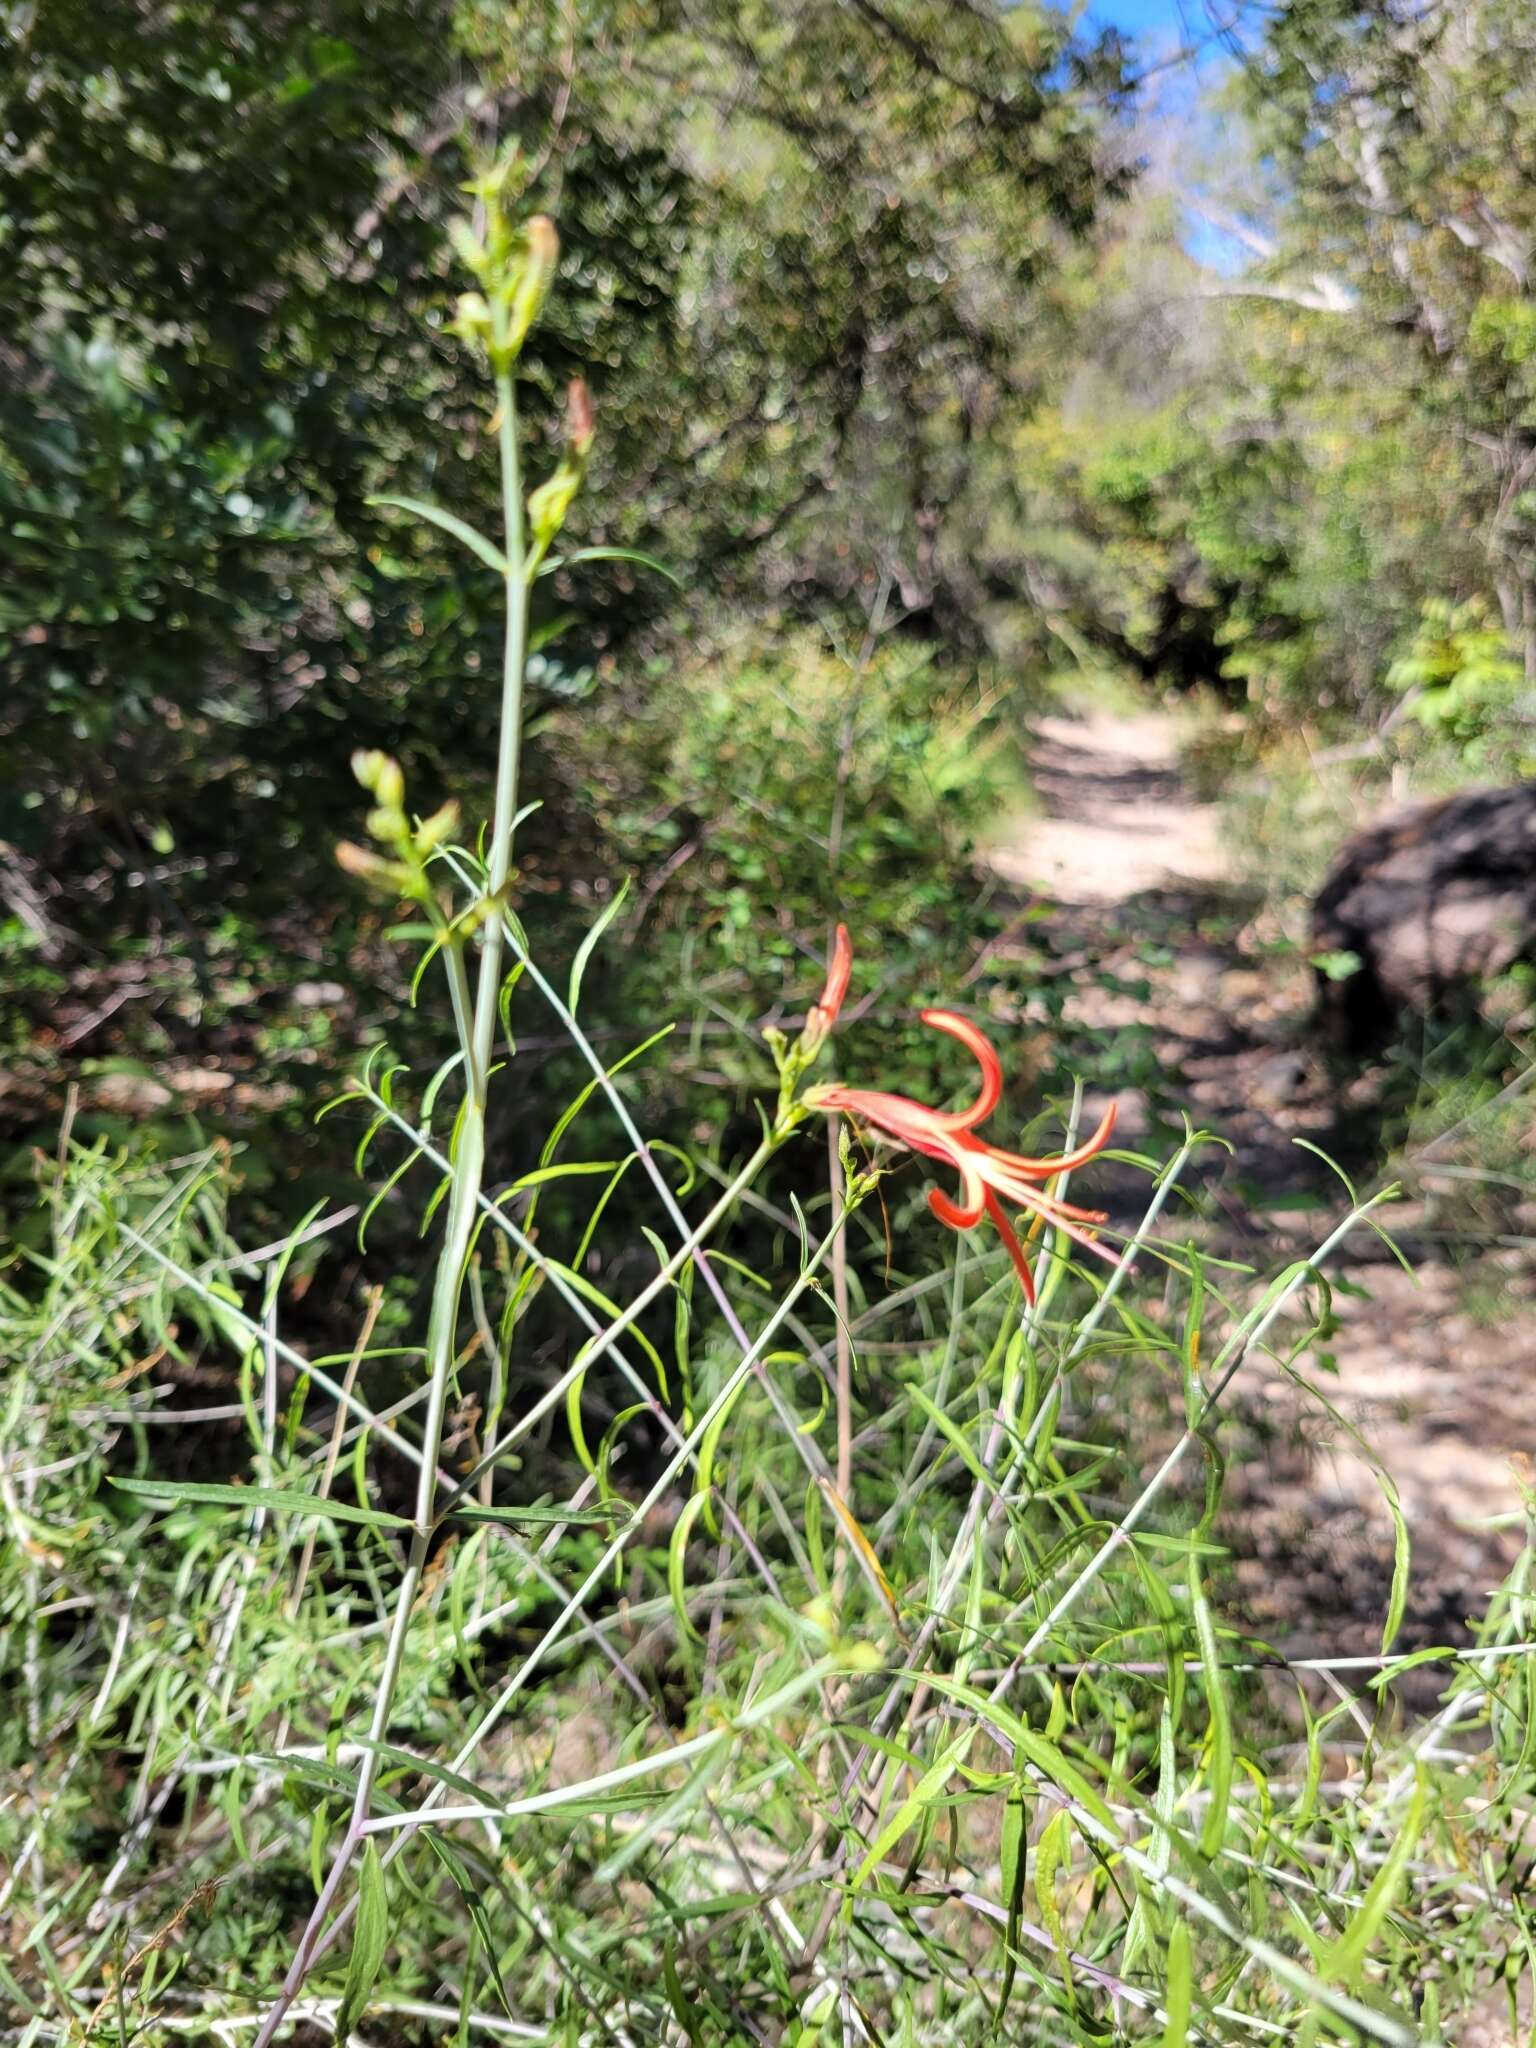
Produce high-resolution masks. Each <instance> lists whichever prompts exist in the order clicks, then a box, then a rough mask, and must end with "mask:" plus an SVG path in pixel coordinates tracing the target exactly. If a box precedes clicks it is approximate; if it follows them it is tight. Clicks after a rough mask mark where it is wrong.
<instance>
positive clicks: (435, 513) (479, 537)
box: [368, 498, 510, 576]
mask: <svg viewBox="0 0 1536 2048" xmlns="http://www.w3.org/2000/svg"><path fill="white" fill-rule="evenodd" d="M368 502H369V504H370V505H389V506H391V507H393V509H394V510H395V511H397V512H409V513H410V514H411V516H412V518H414V519H425V520H426V521H427V523H428V524H429V525H430V526H438V527H441V528H442V530H443V532H444V533H448V534H452V536H453V538H454V539H455V540H457V541H462V542H463V544H464V546H465V547H467V548H468V549H469V551H470V553H471V554H472V555H478V556H479V558H480V560H481V561H482V562H484V564H485V566H486V567H487V569H494V570H495V571H496V574H497V575H498V576H505V575H507V574H508V573H509V568H510V565H509V564H508V561H507V558H506V556H505V555H504V554H503V553H502V551H501V549H500V548H499V547H497V545H496V543H495V542H494V541H490V540H487V539H486V537H485V535H484V534H483V533H477V532H476V531H475V529H474V527H472V526H471V525H470V524H469V522H468V521H467V520H464V519H460V518H459V517H458V516H457V514H455V513H453V512H445V511H444V510H443V508H442V506H441V505H432V504H429V503H428V502H427V500H426V499H425V498H370V499H369V500H368Z"/></svg>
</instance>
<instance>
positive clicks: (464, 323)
mask: <svg viewBox="0 0 1536 2048" xmlns="http://www.w3.org/2000/svg"><path fill="white" fill-rule="evenodd" d="M450 326H451V328H452V331H453V332H454V333H455V334H457V335H458V336H459V337H460V339H461V340H463V341H472V342H488V341H489V340H490V338H491V309H490V307H489V306H488V305H487V304H486V302H485V298H484V295H483V294H482V293H480V292H461V293H460V294H459V296H458V298H457V299H456V300H455V302H454V311H453V319H452V321H451V322H450Z"/></svg>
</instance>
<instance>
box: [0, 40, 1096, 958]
mask: <svg viewBox="0 0 1536 2048" xmlns="http://www.w3.org/2000/svg"><path fill="white" fill-rule="evenodd" d="M0 35H3V37H4V42H5V46H6V51H7V60H8V61H7V66H6V72H5V76H4V79H3V80H0V161H3V164H4V170H5V200H4V210H3V214H0V249H3V253H4V258H5V263H4V271H3V275H0V320H3V330H4V332H5V333H6V334H7V335H8V336H9V337H10V338H11V344H10V348H9V353H8V358H7V362H6V372H7V375H6V384H7V397H6V402H5V410H4V415H3V419H0V431H3V434H4V441H3V447H0V500H3V503H4V508H5V510H6V511H7V512H8V513H10V514H11V518H10V519H9V520H8V521H7V527H8V533H9V538H8V539H7V541H6V542H5V544H4V545H5V553H6V560H5V568H6V582H7V585H8V589H7V595H6V601H5V606H4V609H3V611H0V650H3V654H4V658H5V661H6V665H7V669H8V672H9V675H10V678H11V683H12V687H11V689H10V690H9V691H8V693H7V699H6V703H5V706H4V707H3V709H0V783H3V784H4V785H6V786H8V787H10V788H11V789H12V790H13V791H14V792H15V793H16V794H15V797H14V798H13V800H12V801H11V803H10V806H9V808H8V809H7V811H6V813H5V816H4V818H3V820H0V835H3V836H4V837H5V838H7V839H8V840H10V841H11V842H12V844H13V845H19V846H20V847H21V848H22V849H23V850H24V851H25V852H26V853H28V854H29V855H30V856H31V857H32V858H34V859H35V860H37V861H40V862H46V863H47V864H49V865H50V866H51V867H52V868H53V869H54V870H55V872H56V873H61V874H68V873H70V872H76V871H80V870H82V869H86V868H88V869H90V870H91V871H92V872H96V871H98V869H99V864H100V863H101V862H102V861H103V860H104V861H105V862H106V863H107V865H108V867H109V868H111V867H114V866H116V867H118V868H121V867H122V866H123V865H124V864H129V863H136V862H139V861H140V860H142V859H144V858H146V857H147V856H148V855H150V854H163V853H164V852H165V850H166V849H168V848H174V849H175V850H176V854H177V858H178V859H179V860H180V861H182V862H183V863H184V867H185V872H184V874H183V877H182V882H181V886H182V888H183V890H186V889H187V888H189V887H193V885H194V881H195V876H196V874H197V873H198V872H199V871H200V869H199V863H206V862H208V861H210V860H211V859H212V857H213V854H214V851H215V849H217V850H218V851H219V852H221V853H222V854H224V855H229V854H231V853H234V854H236V855H237V856H238V854H239V853H240V851H241V850H242V849H243V848H244V847H245V846H248V845H257V844H259V845H261V846H262V847H264V848H267V849H270V848H274V847H277V848H281V849H283V851H284V858H283V859H282V860H280V861H273V860H271V859H266V858H264V859H263V860H261V861H252V862H245V861H244V860H241V859H238V858H237V859H236V860H235V861H233V862H232V863H226V867H225V869H224V870H223V871H219V872H217V873H216V872H215V871H214V870H213V869H211V868H206V867H205V868H204V869H202V870H201V871H203V872H206V873H207V874H208V875H209V878H210V881H211V882H212V884H213V895H214V897H215V898H216V900H217V902H218V904H219V906H220V907H221V909H223V908H233V909H234V911H235V912H236V913H237V914H249V915H252V916H254V917H257V918H260V917H263V916H265V915H267V914H268V912H269V911H270V910H272V909H274V908H283V909H286V908H288V907H291V906H292V904H293V903H294V902H295V900H296V899H297V900H300V901H302V900H305V899H306V898H308V897H314V898H315V899H317V900H318V899H320V898H322V897H323V896H324V894H325V893H326V888H325V882H324V863H325V861H326V859H327V858H328V856H327V852H326V848H327V846H328V841H329V838H330V834H331V826H332V823H333V821H334V818H335V815H336V813H337V810H338V807H339V806H341V805H343V804H344V803H349V802H350V800H351V795H350V790H349V786H348V784H347V782H346V779H345V761H346V758H347V754H348V752H349V751H350V749H351V748H352V746H354V745H356V744H361V743H367V744H377V745H383V746H387V747H389V748H391V749H393V750H395V751H397V752H400V753H402V754H404V755H405V756H407V757H408V758H409V759H410V760H411V762H412V765H413V769H414V772H415V774H416V776H417V778H418V783H419V786H421V787H422V788H423V791H424V794H425V793H426V791H427V786H428V785H430V784H435V783H437V782H440V781H448V780H453V781H455V782H457V783H462V782H463V781H464V780H465V779H466V776H468V777H471V778H472V777H473V776H474V775H476V774H477V773H478V772H480V769H481V766H482V764H483V762H484V761H485V759H486V758H487V733H488V727H487V723H486V715H487V695H488V693H487V692H486V691H484V690H483V689H482V688H481V687H480V686H479V684H478V682H477V680H476V678H477V675H478V674H479V672H480V671H481V669H482V667H483V665H484V663H485V662H486V661H487V660H488V659H489V658H490V654H491V644H492V640H493V636H494V631H495V626H494V617H495V598H496V593H495V591H494V589H487V588H486V579H485V577H484V574H483V572H482V571H481V570H480V569H479V568H478V567H477V566H476V565H475V564H473V563H467V564H466V562H465V561H464V560H463V559H462V558H461V557H460V556H459V555H457V554H455V553H452V552H450V551H449V549H448V547H447V544H445V543H444V542H443V540H442V537H441V536H440V535H438V534H437V533H436V532H434V531H432V530H427V531H416V530H413V529H410V528H408V527H407V525H406V524H405V522H404V521H403V520H402V519H401V518H400V516H399V515H397V514H393V513H388V512H383V511H380V510H379V509H378V508H375V507H372V506H371V505H370V503H369V499H370V496H371V494H373V493H374V492H376V491H378V490H380V489H386V488H387V489H390V490H394V491H399V492H405V493H410V494H412V495H418V496H433V497H437V498H440V499H442V500H444V501H447V502H451V503H453V504H454V505H455V507H456V508H457V509H458V510H460V511H461V512H462V513H463V514H465V516H467V517H469V518H471V519H473V520H484V519H486V518H488V517H489V495H488V494H489V487H490V465H489V464H488V463H487V462H486V461H485V460H484V453H485V451H484V445H483V437H484V428H485V424H486V422H485V416H484V408H483V402H482V398H481V394H480V393H479V391H478V389H477V388H476V387H475V386H474V385H473V383H472V382H471V380H470V377H469V375H468V373H467V369H466V366H465V364H464V363H463V362H462V361H461V357H460V351H459V350H458V348H457V346H456V345H455V344H454V343H452V342H451V341H450V340H449V339H448V338H447V337H446V335H445V332H444V329H443V325H442V318H443V310H442V309H443V308H444V307H445V305H446V303H447V300H448V298H449V295H450V293H451V291H452V289H453V288H454V287H453V280H452V279H451V277H450V275H449V266H448V260H447V257H446V254H445V250H444V245H443V238H442V224H443V220H444V217H445V214H446V212H447V211H448V210H449V208H450V207H451V205H452V203H453V202H454V199H455V195H456V187H457V185H458V183H459V181H460V180H461V179H462V178H463V177H464V175H465V174H466V172H467V169H468V166H469V165H470V163H471V162H472V161H473V160H474V159H475V158H476V157H478V156H479V155H482V154H483V153H484V152H485V151H487V150H489V149H493V148H496V149H500V148H505V147H507V146H509V145H513V144H515V145H516V146H518V147H519V148H520V149H521V150H522V152H523V153H524V156H525V159H526V161H527V174H528V177H529V180H530V183H531V185H532V187H533V188H534V195H535V196H536V197H537V199H538V201H539V203H541V204H543V205H544V206H546V207H547V208H548V209H549V210H551V211H552V212H554V213H555V214H556V216H557V218H558V220H559V223H560V227H561V232H562V236H563V239H564V245H565V254H564V260H563V274H564V281H563V283H562V289H561V292H560V293H559V294H558V295H557V298H556V301H555V304H556V306H557V307H558V314H557V317H556V319H555V320H554V321H553V322H552V323H550V326H549V328H548V331H547V332H546V333H544V334H543V337H542V339H541V341H540V345H539V350H538V352H537V353H536V354H533V355H531V356H530V360H529V364H528V374H529V378H530V381H531V383H532V384H533V386H534V387H535V389H534V392H533V394H532V395H531V400H530V411H531V412H532V413H533V414H534V415H535V416H538V415H539V414H540V413H541V412H545V413H547V414H548V416H549V418H550V424H551V429H552V430H553V429H554V428H555V426H556V424H557V423H556V421H555V419H554V413H555V406H554V403H553V400H554V394H555V393H556V392H557V391H558V390H559V389H560V388H561V386H562V384H563V381H564V378H565V377H566V375H567V374H568V372H569V371H570V370H571V369H572V368H574V367H576V366H577V365H580V366H581V367H582V368H583V369H584V370H585V371H586V372H587V374H588V375H589V377H590V378H591V381H592V383H593V385H594V388H595V391H596V395H597V399H598V404H599V411H600V436H599V444H598V466H597V469H596V472H595V474H594V478H593V488H592V491H591V494H590V498H589V500H588V505H589V508H590V509H589V510H588V512H587V513H586V515H585V516H586V517H587V519H588V521H589V533H588V536H587V537H588V538H590V539H592V540H594V541H600V542H609V543H617V544H625V545H639V546H642V547H645V548H648V549H650V550H653V551H655V552H658V553H661V554H663V555H665V556H666V558H667V559H668V560H669V561H670V562H671V563H672V564H673V565H674V566H675V567H676V569H677V570H678V572H679V573H680V575H681V576H682V577H683V578H684V580H685V581H689V582H691V583H692V584H693V585H694V587H695V588H696V589H697V590H698V591H699V593H700V597H701V599H702V601H703V602H705V603H708V602H709V601H710V598H709V594H710V592H711V591H713V592H715V593H725V594H726V595H728V596H729V597H730V598H731V599H732V601H733V602H734V603H735V604H736V605H737V606H738V607H748V608H759V609H761V608H763V607H764V606H765V605H773V604H782V603H784V602H786V601H787V602H790V603H794V604H803V605H810V606H813V607H819V606H821V605H824V604H825V603H826V602H828V601H833V602H842V601H844V600H847V601H850V602H857V601H859V600H860V597H861V594H862V590H863V585H864V583H865V580H866V579H867V578H868V577H869V576H870V575H872V574H873V573H875V564H876V563H877V562H879V563H894V564H895V566H896V568H897V570H898V573H899V576H900V581H901V588H902V592H903V596H904V600H905V603H906V605H907V606H908V607H909V608H916V609H919V610H923V611H926V610H928V608H930V607H931V608H933V609H934V611H935V612H936V613H938V614H942V616H943V619H944V624H945V626H946V629H947V630H949V631H950V632H953V633H958V632H959V631H960V629H961V628H962V627H968V625H969V602H968V599H967V597H966V596H965V594H964V587H963V583H962V584H956V583H954V582H946V580H945V574H944V569H945V561H946V556H945V551H944V548H943V546H942V529H943V526H944V522H945V518H946V512H947V508H948V507H949V506H950V505H951V504H952V503H953V502H955V501H957V500H958V499H960V498H962V497H963V495H964V493H965V491H966V489H967V486H968V483H969V482H970V480H971V478H972V476H973V474H974V469H975V464H974V462H973V459H972V456H973V450H974V446H975V443H976V441H977V439H978V437H980V436H983V435H984V434H985V432H986V431H987V426H988V422H989V419H990V418H991V416H992V411H993V409H994V408H995V407H996V406H998V405H999V404H1003V403H1006V402H1007V401H1008V400H1009V399H1011V398H1012V397H1015V396H1019V395H1022V396H1026V397H1027V396H1028V395H1029V392H1030V390H1031V388H1032V387H1033V386H1034V385H1035V384H1036V383H1037V382H1038V376H1037V373H1036V371H1035V367H1034V365H1031V366H1030V373H1029V374H1024V372H1023V371H1022V370H1021V365H1023V364H1026V363H1029V360H1030V345H1029V344H1030V339H1031V336H1032V335H1033V334H1036V333H1043V332H1044V331H1045V325H1044V323H1046V322H1047V321H1048V320H1049V318H1050V317H1051V314H1052V287H1053V282H1054V279H1055V277H1056V275H1057V273H1058V271H1059V269H1060V266H1061V263H1062V261H1063V259H1064V256H1065V252H1066V250H1067V249H1068V247H1069V245H1070V243H1071V240H1072V238H1073V237H1075V236H1080V235H1081V234H1083V233H1084V232H1085V231H1086V230H1087V229H1088V228H1089V227H1090V226H1091V224H1092V222H1093V220H1094V218H1095V212H1096V209H1097V207H1098V206H1099V204H1100V203H1101V201H1102V199H1103V198H1104V197H1105V195H1106V194H1108V193H1110V192H1112V191H1114V190H1115V189H1117V187H1118V186H1120V185H1121V184H1123V182H1124V177H1125V171H1124V166H1123V164H1120V163H1117V161H1116V159H1115V155H1114V151H1113V148H1112V147H1111V145H1110V143H1109V142H1107V141H1106V136H1108V135H1109V134H1110V131H1111V130H1112V126H1113V113H1114V109H1115V106H1116V104H1117V99H1118V96H1119V95H1120V94H1121V91H1122V87H1123V76H1122V73H1123V63H1122V52H1121V49H1120V45H1119V42H1118V39H1117V38H1115V37H1114V36H1108V37H1104V38H1101V39H1100V40H1099V41H1098V42H1097V43H1095V44H1092V45H1085V44H1082V43H1081V42H1079V41H1077V40H1075V39H1074V37H1073V34H1072V32H1071V30H1070V27H1069V25H1068V23H1067V21H1066V19H1065V18H1064V17H1062V16H1058V15H1056V14H1054V13H1050V12H1046V11H1042V10H1038V9H1035V8H1033V7H1017V8H1011V9H995V10H994V9H993V8H992V7H990V6H979V7H972V6H965V7H953V6H948V5H939V4H927V0H889V4H886V5H882V6H875V5H865V4H859V5H855V6H852V7H847V6H843V5H839V4H834V0H811V4H809V5H806V6H804V7H801V8H799V9H797V10H796V12H795V15H794V16H793V18H786V17H784V16H783V15H782V14H781V12H780V11H779V10H778V9H777V8H774V7H772V6H770V5H766V4H762V5H760V4H755V0H714V4H711V5H707V6H701V7H693V6H683V5H677V4H670V0H668V4H639V0H602V4H598V5H594V6H583V7H581V8H572V7H569V6H567V5H564V4H560V0H527V4H524V5H521V6H519V7H517V8H515V9H510V10H509V9H507V8H506V7H504V6H501V5H494V6H493V5H489V4H484V0H314V4H310V5H307V6H305V7H303V8H298V7H293V6H288V5H283V4H275V5H274V4H272V0H259V4H258V0H233V4H226V0H220V4H213V0H176V4H172V5H165V6H156V7H151V8H146V7H144V6H142V5H140V4H138V0H47V4H44V5H41V6H37V7H28V8H17V9H12V10H9V11H8V12H7V14H6V15H5V17H4V20H3V24H0ZM541 398H542V400H543V401H544V403H543V405H542V406H541V404H540V399H541ZM951 559H952V557H951ZM957 590H958V591H959V593H960V594H959V596H957V595H956V592H957ZM540 595H541V619H542V623H543V624H544V625H545V626H546V627H550V628H553V626H554V625H555V624H556V623H558V624H560V625H561V626H562V627H563V633H562V636H561V637H560V638H558V639H554V640H551V641H549V642H548V643H547V644H546V646H545V649H544V652H543V655H542V658H541V665H540V669H539V674H538V677H537V681H538V683H539V685H540V687H539V688H538V689H536V690H535V692H534V693H533V697H532V705H533V713H534V717H535V718H536V719H537V718H538V717H539V716H540V715H541V705H547V704H549V703H551V702H558V701H560V700H561V699H562V698H569V697H571V696H573V695H581V694H583V693H585V692H587V691H589V690H591V688H592V687H593V685H594V681H595V679H596V677H597V676H598V675H599V674H600V672H601V669H602V664H603V662H604V661H605V660H606V659H608V658H609V657H610V656H611V654H612V651H613V649H614V648H615V647H616V646H617V645H618V644H619V641H620V639H621V638H622V637H623V636H626V635H633V634H635V633H636V632H637V631H645V630H650V631H654V630H656V629H657V627H658V624H659V622H660V620H661V616H662V613H663V611H664V610H665V608H666V607H667V606H668V605H670V604H671V603H672V599H671V598H670V596H669V594H668V591H667V587H666V586H665V585H664V584H662V583H661V582H660V581H659V580H655V579H646V578H645V577H644V576H643V575H639V576H637V575H636V574H635V573H634V572H632V571H630V570H629V569H625V568H620V569H617V570H615V571H612V572H610V573H606V574H605V573H604V572H601V571H598V572H594V573H591V574H589V575H587V576H585V577H584V578H583V581H582V583H581V584H580V586H577V585H575V584H574V583H571V584H568V583H567V582H566V579H564V578H560V577H556V578H551V579H549V581H548V582H547V583H546V584H544V585H543V586H542V588H541V594H540ZM946 598H947V599H948V609H947V611H945V603H946ZM211 791H216V792H217V793H218V799H219V800H218V806H217V808H215V807H214V806H213V805H211V804H210V803H209V800H208V799H209V794H210V792H211ZM263 888H265V889H266V890H267V899H268V900H265V901H264V900H263V899H262V897H261V894H260V892H261V891H262V890H263ZM194 896H195V887H194ZM93 905H94V906H95V907H94V908H93V907H92V906H93ZM205 907H206V906H205ZM192 908H193V910H194V914H197V905H196V903H195V902H194V904H193V906H192ZM74 911H75V913H76V914H78V915H79V916H80V917H83V918H85V919H86V920H87V921H88V922H89V921H90V920H92V919H95V921H96V922H97V923H100V922H102V920H103V918H105V920H106V921H107V922H108V923H110V921H111V920H112V919H113V918H115V917H118V916H120V915H121V913H122V903H121V901H119V902H117V903H115V904H114V903H112V902H111V901H110V900H109V898H108V897H107V896H105V895H104V894H103V893H102V892H100V891H99V890H98V891H97V892H95V893H94V894H93V895H92V896H91V898H90V901H89V902H87V903H82V904H77V905H75V906H74Z"/></svg>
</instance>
